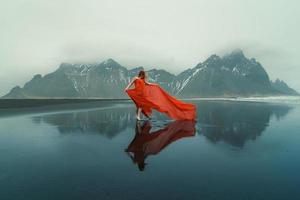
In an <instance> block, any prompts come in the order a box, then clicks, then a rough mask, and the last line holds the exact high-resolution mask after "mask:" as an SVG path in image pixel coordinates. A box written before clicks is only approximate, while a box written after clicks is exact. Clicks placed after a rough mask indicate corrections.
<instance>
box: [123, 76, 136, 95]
mask: <svg viewBox="0 0 300 200" xmlns="http://www.w3.org/2000/svg"><path fill="white" fill-rule="evenodd" d="M135 80H136V77H134V78H133V79H132V80H131V81H130V83H129V84H128V85H127V87H126V88H125V90H124V91H125V92H126V90H128V89H129V88H130V87H131V86H132V84H133V83H134V81H135Z"/></svg>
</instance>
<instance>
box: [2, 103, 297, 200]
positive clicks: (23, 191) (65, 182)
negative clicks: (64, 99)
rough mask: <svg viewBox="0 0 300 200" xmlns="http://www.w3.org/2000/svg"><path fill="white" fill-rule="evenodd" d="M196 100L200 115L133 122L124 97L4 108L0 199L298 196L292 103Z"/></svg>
mask: <svg viewBox="0 0 300 200" xmlns="http://www.w3.org/2000/svg"><path fill="white" fill-rule="evenodd" d="M194 103H196V104H197V107H198V113H197V114H198V117H197V122H196V123H192V122H174V121H171V120H168V119H167V118H166V117H164V116H162V115H160V114H157V113H155V116H154V117H153V119H152V120H151V121H148V122H147V121H143V122H140V123H138V124H137V123H136V121H135V119H134V107H133V104H131V103H128V102H126V101H124V103H122V102H113V101H110V102H109V103H108V104H105V103H102V104H99V105H97V107H94V108H91V107H89V108H85V107H84V106H83V105H80V104H77V105H76V106H72V107H71V108H70V109H61V106H58V107H57V108H56V109H55V106H54V107H51V109H47V108H45V109H40V110H38V111H36V110H35V111H34V109H27V110H25V111H24V112H16V111H15V110H13V109H10V110H5V112H4V110H0V112H2V115H1V113H0V198H1V199H5V200H21V199H26V200H27V199H28V200H35V199H37V200H41V199H42V200H47V199H130V200H133V199H230V200H232V199H255V200H257V199H297V198H298V197H299V195H300V190H299V186H300V175H299V169H300V158H299V155H298V154H299V152H300V134H299V130H300V123H299V119H300V107H299V106H298V105H289V104H269V103H255V102H228V101H194ZM33 111H34V112H33Z"/></svg>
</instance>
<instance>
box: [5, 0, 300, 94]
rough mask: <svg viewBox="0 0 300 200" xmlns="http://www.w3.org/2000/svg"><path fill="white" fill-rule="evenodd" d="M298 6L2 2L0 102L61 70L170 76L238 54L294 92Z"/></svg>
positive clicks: (196, 0)
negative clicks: (113, 65) (82, 66)
mask: <svg viewBox="0 0 300 200" xmlns="http://www.w3.org/2000/svg"><path fill="white" fill-rule="evenodd" d="M299 7H300V1H298V0H288V1H285V0H145V1H144V0H47V1H46V0H9V1H0V27H1V30H0V95H1V96H2V95H4V94H5V93H6V92H8V90H10V89H11V88H12V87H14V86H16V85H20V86H23V85H24V83H25V82H26V81H28V80H30V79H31V78H32V76H33V75H34V74H37V73H40V74H42V75H44V74H46V73H49V72H52V71H53V70H55V69H56V68H57V67H58V65H59V64H60V63H61V62H71V63H74V62H100V61H103V60H104V59H107V58H113V59H114V60H116V61H118V62H119V63H120V64H122V65H124V66H127V67H129V68H132V67H133V66H141V65H143V66H145V67H146V69H149V68H152V67H156V68H162V69H166V70H168V71H170V72H173V73H176V74H177V73H179V72H180V71H182V70H184V69H186V68H189V67H194V66H195V65H196V64H197V63H199V62H202V61H204V60H205V59H206V58H207V57H208V56H210V55H211V54H213V53H217V54H219V55H222V54H224V53H226V52H229V51H231V50H233V49H235V48H241V49H242V50H243V51H244V53H245V55H246V56H248V57H254V58H256V59H257V60H258V61H259V62H260V63H261V64H262V65H263V66H264V67H265V69H266V70H267V72H268V73H269V75H270V78H271V79H274V78H277V77H279V78H280V79H283V80H284V81H286V82H287V83H288V84H289V85H290V86H292V87H293V88H295V89H297V90H298V91H300V78H299V75H300V73H299V72H300V66H299V64H300V55H299V54H300V37H299V35H300V28H299V27H300V12H299Z"/></svg>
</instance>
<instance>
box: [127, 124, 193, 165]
mask: <svg viewBox="0 0 300 200" xmlns="http://www.w3.org/2000/svg"><path fill="white" fill-rule="evenodd" d="M195 123H196V122H195V121H192V120H179V121H174V122H172V123H169V124H168V125H166V126H165V127H164V128H162V129H160V130H157V131H155V132H150V131H151V128H152V126H151V124H150V122H149V121H147V122H145V124H144V125H143V126H141V125H140V124H138V123H137V124H136V129H135V137H134V139H133V140H132V141H131V143H130V144H129V145H128V147H127V149H126V150H125V151H126V152H128V153H132V154H133V155H132V160H133V162H134V163H136V164H139V165H144V163H145V160H146V158H147V156H149V155H155V154H158V153H159V152H160V151H161V150H163V149H164V148H166V147H167V146H168V145H170V144H171V143H173V142H175V141H177V140H180V139H182V138H185V137H193V136H195V132H196V128H195Z"/></svg>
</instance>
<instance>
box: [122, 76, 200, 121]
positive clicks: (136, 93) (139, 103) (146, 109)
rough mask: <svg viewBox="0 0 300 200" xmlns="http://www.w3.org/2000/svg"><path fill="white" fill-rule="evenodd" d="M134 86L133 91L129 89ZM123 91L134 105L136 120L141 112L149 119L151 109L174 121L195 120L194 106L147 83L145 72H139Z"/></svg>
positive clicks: (156, 85)
mask: <svg viewBox="0 0 300 200" xmlns="http://www.w3.org/2000/svg"><path fill="white" fill-rule="evenodd" d="M132 85H134V86H135V87H134V89H129V88H130V87H131V86H132ZM125 91H126V92H127V94H128V95H129V96H130V98H131V99H132V100H133V102H134V103H135V105H136V108H137V110H136V118H137V120H140V119H141V116H140V114H141V112H142V113H143V114H144V115H145V116H146V117H148V118H149V117H150V116H151V113H152V109H155V110H157V111H159V112H162V113H165V114H167V115H168V116H169V117H171V118H172V119H176V120H195V118H196V106H195V105H194V104H191V103H185V102H183V101H180V100H178V99H176V98H175V97H172V96H171V95H169V94H168V93H167V92H166V91H164V90H163V89H162V88H161V87H160V86H159V85H158V84H153V83H149V82H147V76H146V73H145V71H143V70H142V71H140V72H139V74H138V76H137V77H134V78H133V79H132V81H131V82H130V83H129V84H128V86H127V87H126V89H125Z"/></svg>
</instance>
